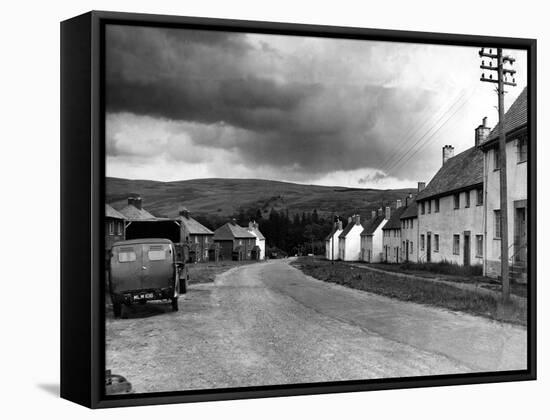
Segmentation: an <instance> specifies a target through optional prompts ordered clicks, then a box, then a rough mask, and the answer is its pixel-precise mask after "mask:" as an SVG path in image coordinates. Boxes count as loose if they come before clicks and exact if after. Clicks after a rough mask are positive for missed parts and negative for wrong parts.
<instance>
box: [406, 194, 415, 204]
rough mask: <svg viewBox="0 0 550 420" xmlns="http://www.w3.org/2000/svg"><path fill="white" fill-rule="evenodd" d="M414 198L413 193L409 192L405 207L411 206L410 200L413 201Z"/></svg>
mask: <svg viewBox="0 0 550 420" xmlns="http://www.w3.org/2000/svg"><path fill="white" fill-rule="evenodd" d="M412 198H413V195H412V194H411V193H409V195H407V197H406V198H405V207H409V201H411V200H412Z"/></svg>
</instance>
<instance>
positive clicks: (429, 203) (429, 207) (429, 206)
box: [428, 200, 432, 213]
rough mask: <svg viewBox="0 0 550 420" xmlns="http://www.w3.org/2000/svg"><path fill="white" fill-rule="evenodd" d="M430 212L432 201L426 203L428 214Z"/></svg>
mask: <svg viewBox="0 0 550 420" xmlns="http://www.w3.org/2000/svg"><path fill="white" fill-rule="evenodd" d="M431 212H432V200H429V201H428V213H431Z"/></svg>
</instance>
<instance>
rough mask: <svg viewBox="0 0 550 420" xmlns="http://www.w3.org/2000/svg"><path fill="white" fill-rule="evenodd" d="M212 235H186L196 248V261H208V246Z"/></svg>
mask: <svg viewBox="0 0 550 420" xmlns="http://www.w3.org/2000/svg"><path fill="white" fill-rule="evenodd" d="M212 236H213V235H186V237H188V238H189V242H190V244H192V245H193V247H194V249H196V254H197V255H196V258H197V262H206V261H208V247H209V246H210V244H211V243H212V242H213V239H212Z"/></svg>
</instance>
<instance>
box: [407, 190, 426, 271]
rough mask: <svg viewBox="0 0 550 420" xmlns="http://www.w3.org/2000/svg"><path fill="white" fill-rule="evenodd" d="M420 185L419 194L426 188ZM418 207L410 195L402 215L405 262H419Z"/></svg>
mask: <svg viewBox="0 0 550 420" xmlns="http://www.w3.org/2000/svg"><path fill="white" fill-rule="evenodd" d="M425 186H426V184H425V183H424V182H419V183H418V192H420V191H422V190H423V189H424V188H425ZM417 251H418V206H417V203H416V199H415V198H414V197H413V196H412V194H411V195H409V196H408V197H407V198H406V200H405V210H404V211H403V213H402V214H401V259H402V260H403V261H404V262H417V261H418V253H417Z"/></svg>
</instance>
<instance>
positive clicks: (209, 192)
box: [106, 178, 415, 217]
mask: <svg viewBox="0 0 550 420" xmlns="http://www.w3.org/2000/svg"><path fill="white" fill-rule="evenodd" d="M414 191H415V189H400V190H375V189H360V188H344V187H326V186H317V185H302V184H293V183H289V182H279V181H266V180H260V179H221V178H209V179H193V180H187V181H174V182H159V181H146V180H129V179H122V178H107V180H106V195H107V197H106V201H107V203H109V204H111V205H112V206H113V207H115V208H116V209H120V208H122V207H124V206H125V205H126V202H127V197H128V195H129V194H132V193H137V194H140V195H141V196H142V198H143V207H144V208H146V209H147V210H148V211H150V212H151V213H153V214H154V215H156V216H165V217H171V216H176V215H177V212H178V207H179V206H181V205H184V206H185V207H187V208H188V209H189V211H190V212H191V213H194V214H200V215H217V216H222V217H226V216H231V215H233V214H236V213H238V212H239V210H240V209H260V210H261V211H262V212H263V213H264V214H266V215H267V214H268V213H269V211H270V210H271V209H272V208H274V209H276V210H288V212H289V214H290V215H293V214H295V213H302V212H311V211H313V210H314V209H316V210H317V212H318V213H319V215H330V214H333V213H336V214H339V215H343V216H347V215H350V214H352V213H354V212H358V213H359V214H361V215H362V216H364V217H365V216H367V215H368V214H370V211H371V210H374V209H376V208H378V207H380V206H381V205H382V203H383V204H384V205H390V204H391V205H392V207H393V206H395V201H396V200H397V199H402V200H403V202H404V199H405V197H406V195H407V194H408V193H409V192H414Z"/></svg>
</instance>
